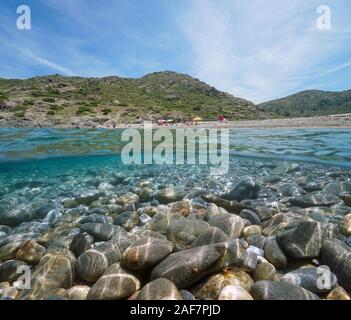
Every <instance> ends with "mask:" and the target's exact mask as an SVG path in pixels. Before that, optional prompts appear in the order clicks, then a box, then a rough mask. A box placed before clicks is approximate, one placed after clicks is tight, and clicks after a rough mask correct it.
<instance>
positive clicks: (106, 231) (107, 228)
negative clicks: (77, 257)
mask: <svg viewBox="0 0 351 320" xmlns="http://www.w3.org/2000/svg"><path fill="white" fill-rule="evenodd" d="M78 227H79V228H80V230H81V231H82V232H86V233H89V234H90V235H92V236H93V237H94V238H95V239H97V240H101V241H108V240H111V239H112V237H113V235H114V234H115V233H117V232H118V231H117V229H118V228H120V227H118V226H114V225H112V224H109V223H90V222H88V223H84V224H80V225H78Z"/></svg>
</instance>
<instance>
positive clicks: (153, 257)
mask: <svg viewBox="0 0 351 320" xmlns="http://www.w3.org/2000/svg"><path fill="white" fill-rule="evenodd" d="M172 250H173V244H172V243H171V242H169V241H167V240H161V239H155V238H149V239H145V240H144V239H142V240H139V241H137V242H136V243H135V244H134V245H133V246H131V247H129V248H128V249H127V250H125V251H124V253H123V255H122V259H121V265H122V266H124V267H126V268H127V269H130V270H144V269H147V268H149V267H151V266H153V265H155V264H157V263H158V262H159V261H161V260H162V259H164V258H165V257H166V256H168V255H169V254H170V253H171V252H172Z"/></svg>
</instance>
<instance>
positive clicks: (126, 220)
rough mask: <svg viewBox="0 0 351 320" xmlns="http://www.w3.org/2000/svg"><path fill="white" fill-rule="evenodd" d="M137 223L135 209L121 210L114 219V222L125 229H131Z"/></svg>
mask: <svg viewBox="0 0 351 320" xmlns="http://www.w3.org/2000/svg"><path fill="white" fill-rule="evenodd" d="M138 223H139V215H138V213H137V212H136V211H133V212H123V213H121V214H120V215H118V216H117V217H116V219H115V224H116V225H117V226H121V227H123V228H124V229H126V230H127V231H130V230H132V229H133V228H134V227H135V226H136V225H138Z"/></svg>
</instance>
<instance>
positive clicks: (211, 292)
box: [194, 269, 253, 300]
mask: <svg viewBox="0 0 351 320" xmlns="http://www.w3.org/2000/svg"><path fill="white" fill-rule="evenodd" d="M231 285H235V286H240V287H242V288H244V289H245V290H250V287H251V286H252V285H253V280H252V279H251V277H250V276H249V275H248V274H247V273H246V272H245V271H243V270H240V269H234V270H228V271H226V272H222V273H219V274H215V275H213V276H211V277H210V278H208V279H207V280H205V281H204V282H202V283H201V284H200V285H199V286H198V287H197V288H196V289H195V291H194V295H195V297H196V298H197V299H201V300H207V299H211V300H217V299H218V296H219V294H220V292H221V290H222V289H223V288H224V287H226V286H231Z"/></svg>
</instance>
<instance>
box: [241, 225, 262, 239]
mask: <svg viewBox="0 0 351 320" xmlns="http://www.w3.org/2000/svg"><path fill="white" fill-rule="evenodd" d="M254 234H259V235H260V234H262V228H261V226H258V225H252V226H248V227H245V228H244V230H243V236H244V238H245V239H246V238H247V237H249V236H252V235H254Z"/></svg>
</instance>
